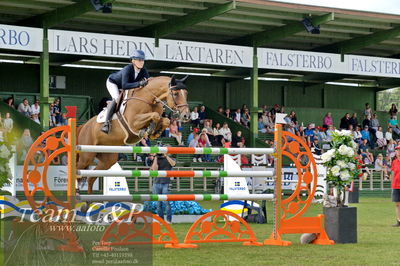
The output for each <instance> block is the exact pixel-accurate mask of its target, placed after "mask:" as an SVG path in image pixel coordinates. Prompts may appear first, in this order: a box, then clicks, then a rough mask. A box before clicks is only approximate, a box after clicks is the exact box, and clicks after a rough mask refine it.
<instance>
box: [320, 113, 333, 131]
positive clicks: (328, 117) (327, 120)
mask: <svg viewBox="0 0 400 266" xmlns="http://www.w3.org/2000/svg"><path fill="white" fill-rule="evenodd" d="M331 125H333V120H332V115H331V113H326V115H325V116H324V120H323V121H322V126H323V127H324V128H328V127H329V126H331Z"/></svg>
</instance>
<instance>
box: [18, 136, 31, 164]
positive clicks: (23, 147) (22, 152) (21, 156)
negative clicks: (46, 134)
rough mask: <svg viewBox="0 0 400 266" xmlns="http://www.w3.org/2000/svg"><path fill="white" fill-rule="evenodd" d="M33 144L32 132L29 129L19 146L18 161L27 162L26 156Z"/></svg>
mask: <svg viewBox="0 0 400 266" xmlns="http://www.w3.org/2000/svg"><path fill="white" fill-rule="evenodd" d="M32 144H33V139H32V137H31V132H30V130H29V129H24V132H23V133H22V136H21V138H20V140H19V141H18V144H17V153H18V160H19V161H25V157H26V154H27V153H28V150H29V148H30V147H31V146H32Z"/></svg>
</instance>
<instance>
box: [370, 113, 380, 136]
mask: <svg viewBox="0 0 400 266" xmlns="http://www.w3.org/2000/svg"><path fill="white" fill-rule="evenodd" d="M371 127H372V128H373V129H374V130H375V132H376V131H377V130H378V127H379V120H378V115H377V114H376V113H374V114H373V116H372V119H371Z"/></svg>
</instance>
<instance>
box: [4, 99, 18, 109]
mask: <svg viewBox="0 0 400 266" xmlns="http://www.w3.org/2000/svg"><path fill="white" fill-rule="evenodd" d="M4 102H5V103H6V104H7V105H8V106H9V107H11V108H12V109H15V106H14V98H13V97H8V98H7V99H5V100H4Z"/></svg>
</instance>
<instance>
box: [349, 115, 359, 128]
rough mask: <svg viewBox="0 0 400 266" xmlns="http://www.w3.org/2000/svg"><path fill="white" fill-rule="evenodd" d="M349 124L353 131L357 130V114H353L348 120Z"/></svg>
mask: <svg viewBox="0 0 400 266" xmlns="http://www.w3.org/2000/svg"><path fill="white" fill-rule="evenodd" d="M349 123H350V125H353V128H354V129H356V128H357V126H358V120H357V113H353V115H352V116H351V118H350V121H349Z"/></svg>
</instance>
